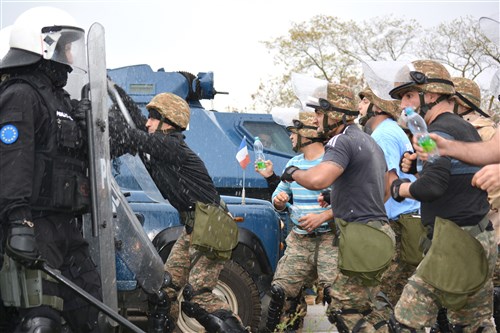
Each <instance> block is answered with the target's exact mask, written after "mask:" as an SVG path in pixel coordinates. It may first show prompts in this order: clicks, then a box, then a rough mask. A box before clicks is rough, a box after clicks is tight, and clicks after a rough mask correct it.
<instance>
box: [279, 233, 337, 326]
mask: <svg viewBox="0 0 500 333" xmlns="http://www.w3.org/2000/svg"><path fill="white" fill-rule="evenodd" d="M334 239H335V235H334V233H333V232H326V233H323V234H318V235H317V236H315V237H310V236H308V235H300V234H297V233H295V232H293V231H292V232H290V233H289V234H288V236H287V238H286V243H287V248H286V250H285V254H284V255H283V257H281V259H280V261H279V262H278V267H277V269H276V272H275V274H274V278H273V282H272V283H273V284H277V285H279V286H281V287H282V288H283V289H284V291H285V295H286V302H285V305H284V308H283V315H282V318H281V320H280V324H279V325H278V329H279V330H283V329H285V327H286V326H287V325H292V324H293V323H294V322H295V321H296V320H299V321H301V320H302V319H303V317H305V315H306V313H307V305H306V304H305V302H302V297H301V296H302V291H303V288H304V287H305V286H311V285H313V283H314V282H315V281H316V280H318V286H319V287H323V288H324V287H327V286H331V285H332V284H333V281H334V280H335V277H336V274H337V253H338V252H337V247H335V246H333V241H334ZM294 302H298V303H299V304H298V306H297V307H296V309H295V311H293V313H290V312H291V308H292V307H293V303H294Z"/></svg>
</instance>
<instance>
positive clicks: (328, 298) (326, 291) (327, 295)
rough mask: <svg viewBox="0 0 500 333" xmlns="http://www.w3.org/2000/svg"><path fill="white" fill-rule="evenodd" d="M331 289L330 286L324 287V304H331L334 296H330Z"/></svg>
mask: <svg viewBox="0 0 500 333" xmlns="http://www.w3.org/2000/svg"><path fill="white" fill-rule="evenodd" d="M330 289H331V287H330V286H328V287H325V289H323V305H325V304H327V303H328V304H330V303H331V302H332V296H330Z"/></svg>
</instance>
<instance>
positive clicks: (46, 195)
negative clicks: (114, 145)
mask: <svg viewBox="0 0 500 333" xmlns="http://www.w3.org/2000/svg"><path fill="white" fill-rule="evenodd" d="M84 36H85V33H84V31H83V30H82V29H80V28H78V27H77V26H76V24H75V22H74V20H73V18H72V17H70V16H69V15H68V14H67V13H65V12H63V11H61V10H58V9H55V8H49V7H37V8H32V9H30V10H28V11H26V12H25V13H23V14H22V15H21V16H20V17H19V18H18V19H17V20H16V22H15V23H14V25H13V28H12V32H11V38H10V49H9V51H8V53H7V54H6V55H5V56H4V57H3V58H2V61H1V62H0V72H1V73H2V78H3V81H2V83H1V85H0V226H1V229H0V231H1V232H2V234H0V235H3V237H2V245H3V248H4V251H3V252H5V256H4V254H3V253H2V254H1V257H2V258H5V260H6V261H8V262H9V263H11V266H14V267H16V274H17V276H19V277H21V278H23V277H24V276H26V275H27V274H28V273H26V272H31V273H29V274H40V275H39V276H40V277H41V279H40V280H41V288H39V289H40V291H39V293H38V294H36V293H35V294H36V295H35V296H36V298H37V299H39V300H40V302H36V301H35V302H25V301H22V302H20V303H21V304H19V302H16V298H20V299H25V296H26V295H24V293H26V290H23V288H19V289H20V290H12V293H6V292H2V295H1V296H2V301H3V303H4V305H5V306H6V307H9V308H10V309H15V311H14V313H15V316H14V318H7V320H8V321H9V323H10V324H11V325H10V326H11V327H8V328H7V329H6V330H7V332H11V331H12V332H15V333H17V332H40V333H45V332H61V331H62V329H63V327H62V325H63V324H62V323H64V322H66V323H67V325H68V327H69V330H70V331H71V332H99V328H98V325H97V318H98V310H97V309H95V308H93V307H91V306H90V305H88V304H87V303H86V302H85V301H84V300H83V299H81V298H79V297H77V295H76V294H74V293H73V292H72V291H71V290H69V289H67V288H66V287H64V286H61V285H59V284H57V283H56V282H55V281H53V280H50V278H48V277H47V276H46V275H44V274H42V273H40V271H37V270H36V268H37V267H39V266H38V265H39V264H40V262H42V261H44V262H46V263H47V264H48V265H50V266H51V267H54V268H56V269H58V270H60V271H61V274H62V275H63V276H65V277H66V278H68V279H70V280H72V281H73V282H74V283H76V284H77V285H78V286H80V287H81V288H83V289H84V290H86V291H87V292H88V293H90V294H91V295H93V296H94V297H96V298H98V299H101V298H102V297H101V282H100V277H99V274H98V273H97V270H96V266H95V264H94V263H93V261H92V259H91V257H90V255H89V249H88V243H87V242H86V241H85V240H84V238H83V235H82V231H81V225H80V222H79V221H80V220H81V219H80V217H81V215H82V213H85V212H86V211H87V210H88V208H89V203H90V194H89V192H90V191H89V181H88V178H87V157H86V151H87V148H86V144H85V136H86V133H85V131H84V130H82V129H81V128H80V126H79V124H78V120H82V119H84V113H85V108H86V107H88V100H87V101H84V102H83V103H73V104H72V103H71V100H70V97H69V94H68V93H67V92H66V91H65V90H64V89H63V87H64V86H65V85H66V81H67V78H68V73H70V72H71V71H72V70H73V69H77V68H78V67H81V68H84V66H81V64H80V63H79V62H80V61H82V60H83V61H82V63H84V60H85V57H84V53H83V52H84V50H85V49H84V46H85V45H84ZM5 267H6V265H4V269H5ZM33 272H34V273H33ZM6 280H8V278H6V274H3V275H2V274H1V273H0V285H1V286H2V291H4V290H5V289H6V288H7V287H8V286H9V281H6ZM33 283H34V282H32V281H31V280H28V279H27V285H28V289H30V288H31V289H38V288H37V285H36V284H33ZM6 286H7V287H6ZM12 287H14V286H13V285H11V288H12ZM12 295H14V297H12ZM31 296H32V295H30V297H31ZM26 299H28V298H26ZM26 303H28V304H26ZM63 319H64V320H63ZM0 327H1V325H0ZM66 331H68V330H66Z"/></svg>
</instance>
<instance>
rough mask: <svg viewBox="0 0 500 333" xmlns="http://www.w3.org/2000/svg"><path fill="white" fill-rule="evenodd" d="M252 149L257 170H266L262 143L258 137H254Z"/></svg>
mask: <svg viewBox="0 0 500 333" xmlns="http://www.w3.org/2000/svg"><path fill="white" fill-rule="evenodd" d="M253 151H254V153H255V162H256V163H257V170H266V162H265V161H266V157H265V156H264V145H262V142H261V141H260V139H259V137H258V136H256V137H255V141H254V143H253Z"/></svg>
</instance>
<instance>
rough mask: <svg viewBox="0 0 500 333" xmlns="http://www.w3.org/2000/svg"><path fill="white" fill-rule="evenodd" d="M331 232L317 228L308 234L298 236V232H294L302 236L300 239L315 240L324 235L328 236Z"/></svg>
mask: <svg viewBox="0 0 500 333" xmlns="http://www.w3.org/2000/svg"><path fill="white" fill-rule="evenodd" d="M331 232H333V231H332V230H331V229H329V228H328V227H319V228H317V229H315V230H314V231H312V232H310V233H308V234H299V233H298V232H296V233H295V234H296V235H299V236H302V237H307V238H316V237H320V236H322V235H325V234H328V233H331Z"/></svg>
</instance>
